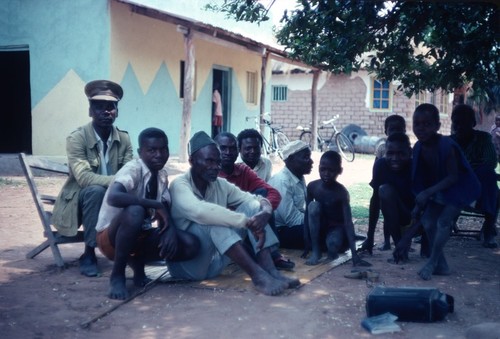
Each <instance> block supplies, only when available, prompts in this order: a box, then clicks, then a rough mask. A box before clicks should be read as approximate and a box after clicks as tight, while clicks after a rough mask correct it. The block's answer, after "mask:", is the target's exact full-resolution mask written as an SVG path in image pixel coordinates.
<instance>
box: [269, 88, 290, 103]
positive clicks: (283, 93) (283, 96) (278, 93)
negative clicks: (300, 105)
mask: <svg viewBox="0 0 500 339" xmlns="http://www.w3.org/2000/svg"><path fill="white" fill-rule="evenodd" d="M271 90H272V93H273V97H272V100H273V101H287V100H288V87H286V86H283V85H280V86H271Z"/></svg>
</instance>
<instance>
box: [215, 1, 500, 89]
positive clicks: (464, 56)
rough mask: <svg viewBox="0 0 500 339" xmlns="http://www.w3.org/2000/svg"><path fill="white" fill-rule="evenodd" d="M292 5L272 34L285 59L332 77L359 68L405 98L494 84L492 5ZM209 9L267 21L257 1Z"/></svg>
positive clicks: (497, 67)
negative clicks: (392, 84) (393, 83)
mask: <svg viewBox="0 0 500 339" xmlns="http://www.w3.org/2000/svg"><path fill="white" fill-rule="evenodd" d="M296 2H297V7H296V9H294V10H292V11H285V13H284V14H283V18H282V19H281V21H282V23H283V26H282V28H281V29H280V30H279V31H278V32H277V34H276V37H277V40H278V42H279V43H280V44H282V45H284V46H285V48H286V50H287V51H288V52H289V55H290V57H291V58H295V59H299V60H301V61H302V62H304V63H307V64H309V65H311V66H315V67H319V68H321V69H324V70H328V71H331V72H333V73H340V72H343V73H350V72H352V71H357V70H359V69H361V68H366V69H367V70H368V71H370V72H372V73H375V74H376V76H377V77H378V78H380V79H385V80H390V81H393V80H395V81H399V83H400V87H399V89H401V90H403V91H404V92H405V93H406V94H407V95H408V96H411V95H412V94H413V93H416V92H420V91H423V90H428V91H434V90H435V89H444V90H446V91H449V92H451V91H453V90H455V89H456V88H460V87H462V86H464V85H465V84H470V86H471V87H472V89H473V90H474V91H475V92H476V93H486V92H487V89H491V88H493V87H494V86H495V85H497V84H498V83H499V80H498V79H499V78H500V61H499V55H500V25H499V16H500V11H499V7H498V6H497V5H496V4H495V3H493V2H486V1H483V2H479V1H478V2H462V3H457V2H451V1H450V2H443V1H441V2H439V1H391V2H384V1H374V0H372V1H349V0H297V1H296ZM272 3H274V1H273V2H272ZM272 3H271V5H272ZM214 8H216V9H217V10H219V11H222V12H225V13H227V14H228V16H231V17H233V18H235V19H236V20H246V21H252V22H260V21H265V20H267V19H268V15H267V14H268V11H269V8H265V7H264V6H263V5H262V4H261V3H260V2H259V1H257V0H224V3H223V5H220V6H218V7H217V6H216V7H214Z"/></svg>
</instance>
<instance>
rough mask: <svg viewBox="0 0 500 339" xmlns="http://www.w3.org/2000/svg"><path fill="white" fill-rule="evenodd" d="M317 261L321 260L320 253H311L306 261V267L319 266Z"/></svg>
mask: <svg viewBox="0 0 500 339" xmlns="http://www.w3.org/2000/svg"><path fill="white" fill-rule="evenodd" d="M319 259H321V253H315V252H312V254H311V256H310V257H309V259H307V260H306V265H309V266H314V265H317V264H319Z"/></svg>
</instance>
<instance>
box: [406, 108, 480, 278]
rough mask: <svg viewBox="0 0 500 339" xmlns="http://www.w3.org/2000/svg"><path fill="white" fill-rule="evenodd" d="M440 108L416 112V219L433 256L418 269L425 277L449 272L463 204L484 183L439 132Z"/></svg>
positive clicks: (478, 192)
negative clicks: (448, 252) (447, 249)
mask: <svg viewBox="0 0 500 339" xmlns="http://www.w3.org/2000/svg"><path fill="white" fill-rule="evenodd" d="M440 126H441V123H440V121H439V111H438V109H437V108H436V106H434V105H432V104H421V105H419V106H418V107H417V108H416V109H415V112H414V113H413V132H414V133H415V136H416V137H417V139H418V142H417V143H416V144H415V147H414V149H413V164H412V185H413V192H414V193H415V194H416V198H415V205H416V206H415V208H414V209H413V211H412V217H413V218H420V220H421V222H422V225H423V226H424V229H425V232H426V234H427V237H428V239H429V246H430V248H431V255H430V258H429V260H428V261H427V263H426V264H425V265H424V267H422V269H421V270H420V271H419V272H418V274H419V276H420V277H421V278H422V279H424V280H429V279H431V277H432V275H433V274H440V275H446V274H449V267H448V263H447V262H446V259H445V257H444V252H443V249H444V246H445V244H446V242H447V241H448V239H449V237H450V233H451V228H452V226H453V224H454V222H455V219H456V218H457V217H458V215H459V213H460V210H461V208H462V207H464V206H466V205H469V204H470V203H472V202H473V201H474V200H476V199H477V198H478V197H479V194H480V189H481V186H480V184H479V181H478V179H477V177H476V175H475V174H474V172H473V171H472V169H471V167H470V165H469V163H468V162H467V160H466V159H465V157H464V155H463V154H462V152H461V151H460V147H459V146H458V145H457V144H456V143H455V142H454V141H453V140H452V139H451V138H450V137H445V136H442V135H441V134H439V133H438V130H439V128H440Z"/></svg>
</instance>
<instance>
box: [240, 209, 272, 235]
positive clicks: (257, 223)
mask: <svg viewBox="0 0 500 339" xmlns="http://www.w3.org/2000/svg"><path fill="white" fill-rule="evenodd" d="M270 217H271V214H270V213H268V212H265V211H260V212H259V213H257V214H255V215H254V216H253V217H251V218H250V219H248V221H247V224H246V227H247V228H248V229H249V230H251V231H252V232H263V231H264V227H266V225H267V222H268V221H269V218H270Z"/></svg>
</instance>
